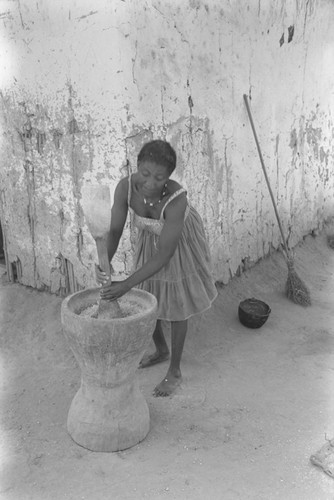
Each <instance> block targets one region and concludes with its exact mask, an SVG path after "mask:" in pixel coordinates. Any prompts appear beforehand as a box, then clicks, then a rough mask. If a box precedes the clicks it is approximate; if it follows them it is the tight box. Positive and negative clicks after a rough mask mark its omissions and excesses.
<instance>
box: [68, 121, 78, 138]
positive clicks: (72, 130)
mask: <svg viewBox="0 0 334 500" xmlns="http://www.w3.org/2000/svg"><path fill="white" fill-rule="evenodd" d="M68 132H69V134H71V135H73V134H77V133H78V132H80V129H79V126H78V122H77V121H76V119H75V118H72V120H71V121H70V122H69V123H68Z"/></svg>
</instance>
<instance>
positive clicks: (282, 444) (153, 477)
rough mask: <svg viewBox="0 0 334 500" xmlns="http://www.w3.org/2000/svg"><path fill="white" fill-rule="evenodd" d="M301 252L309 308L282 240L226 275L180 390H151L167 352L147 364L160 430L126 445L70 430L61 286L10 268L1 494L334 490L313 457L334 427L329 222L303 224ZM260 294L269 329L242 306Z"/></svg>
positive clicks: (320, 496)
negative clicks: (275, 249)
mask: <svg viewBox="0 0 334 500" xmlns="http://www.w3.org/2000/svg"><path fill="white" fill-rule="evenodd" d="M327 232H328V231H327ZM333 232H334V231H333ZM295 262H296V270H297V272H298V274H299V275H300V276H301V277H302V278H303V279H304V281H305V282H306V283H307V284H308V285H309V288H310V291H311V297H312V301H313V305H312V307H310V308H303V307H300V306H298V305H295V304H294V303H292V302H291V301H289V300H288V299H287V298H286V297H285V295H284V284H285V281H286V276H287V268H286V264H285V262H284V260H283V258H282V255H281V254H279V253H275V254H274V255H273V256H272V257H270V258H268V259H266V260H263V261H262V262H260V263H259V264H258V265H257V266H256V267H255V268H253V269H251V270H250V271H247V272H246V273H245V274H243V275H242V276H241V277H239V278H235V279H234V280H232V282H231V283H230V284H229V285H228V286H226V287H223V288H221V289H220V290H219V297H218V299H217V300H216V302H215V304H214V306H213V308H212V309H211V310H210V311H208V312H206V313H205V314H203V315H201V316H200V317H197V318H196V319H193V320H192V321H191V322H190V327H189V334H188V337H187V341H186V346H185V353H184V359H183V375H184V383H183V384H182V386H181V387H180V388H179V389H178V391H177V393H176V394H175V395H174V396H173V397H170V398H154V397H153V396H152V395H151V391H152V389H153V387H154V386H155V384H156V383H158V382H160V380H161V379H162V378H163V376H164V375H165V371H166V369H167V364H166V363H165V364H160V365H157V366H155V367H152V368H150V369H146V370H138V372H137V373H138V378H139V383H140V387H141V389H142V392H143V394H144V395H145V397H146V399H147V402H148V405H149V408H150V414H151V429H150V432H149V434H148V436H147V437H146V439H145V440H144V441H143V442H142V443H140V444H138V445H136V446H134V447H133V448H130V449H128V450H126V451H122V452H117V453H94V452H91V451H88V450H86V449H84V448H82V447H80V446H78V445H77V444H75V443H74V442H73V441H72V439H71V438H70V436H69V435H68V433H67V430H66V418H67V413H68V409H69V405H70V403H71V400H72V398H73V396H74V394H75V393H76V391H77V389H78V387H79V382H80V371H79V368H78V367H77V364H76V361H75V359H74V357H73V355H72V353H71V351H70V349H69V347H68V345H67V343H66V341H65V339H64V336H63V333H62V327H61V322H60V306H61V299H60V298H59V297H56V296H52V295H49V294H46V293H41V292H37V291H36V290H33V289H30V288H26V287H23V286H20V285H18V284H9V283H8V282H7V280H6V275H5V274H4V275H3V276H2V281H1V285H0V320H1V365H0V366H1V386H0V387H1V410H0V411H1V453H0V462H1V482H0V485H1V493H0V498H1V500H2V499H4V500H28V499H32V500H47V499H52V500H62V499H69V500H80V499H86V500H108V499H120V500H126V499H152V500H154V499H168V498H170V499H180V500H186V499H191V500H197V499H198V500H203V499H214V500H216V499H218V500H220V499H222V500H234V499H242V500H247V499H254V500H255V499H256V500H271V499H284V500H289V499H300V500H305V499H310V500H329V499H334V479H333V478H331V477H330V476H328V475H327V474H325V473H324V472H323V471H322V469H320V468H318V467H315V466H314V465H312V464H311V463H310V455H311V454H313V453H314V452H316V451H317V450H318V449H319V448H321V447H322V446H323V445H324V443H326V440H327V439H331V438H333V437H334V397H333V396H332V394H333V388H334V321H333V299H334V250H332V249H331V248H330V247H329V246H328V245H327V243H326V235H325V234H322V235H319V236H317V237H312V236H309V237H307V238H306V239H305V241H304V242H303V244H302V245H300V246H299V248H298V250H297V254H296V261H295ZM253 296H254V297H257V298H259V299H262V300H265V301H266V302H267V303H268V304H269V305H270V307H271V309H272V312H271V315H270V318H269V320H268V321H267V323H266V324H265V325H264V326H263V327H262V328H260V329H259V330H250V329H247V328H245V327H244V326H242V325H241V324H240V323H239V320H238V316H237V310H238V304H239V302H240V301H241V300H243V299H244V298H247V297H253Z"/></svg>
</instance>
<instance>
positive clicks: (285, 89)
mask: <svg viewBox="0 0 334 500" xmlns="http://www.w3.org/2000/svg"><path fill="white" fill-rule="evenodd" d="M0 7H1V12H0V23H1V24H0V26H1V30H0V37H1V45H0V47H1V49H0V50H1V56H2V57H1V60H0V61H1V62H0V65H1V66H0V67H1V73H0V75H1V79H0V90H1V94H0V104H1V143H0V150H1V169H0V182H1V185H0V219H1V224H2V229H3V233H4V237H5V251H6V258H7V267H8V271H9V275H10V277H11V279H13V280H15V279H17V280H19V281H20V282H21V283H23V284H26V285H30V286H34V287H37V288H47V289H50V290H51V291H52V292H55V293H61V294H63V295H65V294H66V293H68V292H69V291H75V290H77V289H80V288H82V287H85V286H88V285H92V284H94V272H93V262H94V260H95V259H96V250H95V245H94V241H93V240H92V238H91V236H90V234H89V232H88V229H87V227H86V225H85V221H84V219H83V214H82V209H81V204H80V193H81V187H82V185H83V183H84V182H91V183H108V184H109V185H110V186H111V189H112V190H113V188H114V187H115V185H116V183H117V182H118V180H119V179H120V178H121V177H122V176H124V175H126V174H127V173H128V172H131V171H133V170H134V169H135V159H136V154H137V153H138V151H139V149H140V147H141V145H142V144H143V143H144V142H145V141H146V140H149V139H151V138H157V137H161V138H166V139H167V140H169V141H170V142H171V143H172V144H173V146H174V147H175V149H176V150H177V153H178V167H177V171H176V173H175V175H174V177H175V178H176V179H177V180H178V181H180V182H181V183H182V184H184V185H185V186H186V187H187V189H188V193H189V197H190V199H191V201H192V203H193V204H194V205H195V206H196V208H197V209H198V211H199V212H200V213H201V215H202V217H203V219H204V222H205V226H206V230H207V234H208V238H209V242H210V247H211V252H212V257H213V263H214V271H215V276H216V278H217V279H219V280H221V281H223V282H225V283H226V282H227V281H228V280H229V278H230V277H231V276H233V275H234V274H236V273H238V272H240V270H242V269H244V268H245V267H247V266H248V265H250V264H251V263H253V262H256V261H257V260H258V259H260V258H261V257H263V256H264V255H266V254H267V253H268V252H269V251H270V249H271V248H277V247H278V246H279V244H280V234H279V231H278V226H277V223H276V219H275V215H274V212H273V208H272V205H271V200H270V198H269V194H268V190H267V187H266V184H265V180H264V177H263V174H262V170H261V166H260V163H259V159H258V156H257V151H256V148H255V143H254V139H253V136H252V133H251V129H250V125H249V121H248V118H247V114H246V111H245V107H244V103H243V98H242V96H243V94H244V93H246V94H248V95H249V96H250V97H251V106H252V111H253V117H254V121H255V124H256V127H257V132H258V135H259V140H260V143H261V146H262V150H263V151H262V153H263V156H264V160H265V163H266V167H267V169H268V175H269V178H270V180H271V183H272V188H273V191H274V193H275V196H276V199H277V204H278V209H279V213H280V215H281V218H282V222H283V227H284V229H285V231H286V234H289V235H290V244H292V245H294V244H296V243H297V242H298V241H299V240H300V239H301V238H302V237H303V236H304V235H305V234H307V233H309V232H311V231H312V230H313V229H315V228H319V227H321V225H322V224H323V222H324V220H326V219H327V218H329V217H332V216H333V208H334V206H333V204H334V202H333V199H334V197H333V192H334V174H333V130H334V129H333V117H332V110H333V90H332V89H333V88H334V72H333V71H332V69H333V57H334V44H333V41H334V32H333V29H332V26H333V25H334V9H333V6H332V2H331V1H330V0H307V1H302V0H289V1H286V0H276V1H275V2H261V0H258V1H255V0H245V1H243V2H231V1H229V0H223V1H221V0H219V1H218V0H208V1H204V0H203V1H200V0H189V1H181V0H173V1H172V0H170V1H165V0H164V1H162V0H161V1H159V0H141V1H140V2H139V1H135V0H132V1H130V0H113V1H112V2H111V1H107V0H98V1H94V2H93V1H88V0H81V1H80V2H79V1H75V0H71V1H68V0H57V2H54V1H53V0H37V1H35V2H30V1H28V0H20V1H19V0H8V1H6V0H4V1H2V2H1V4H0ZM132 243H133V234H132V231H131V230H130V223H128V225H127V230H126V237H125V238H124V239H123V242H122V245H121V247H120V250H119V252H118V253H117V255H116V257H115V259H114V262H113V265H114V268H115V270H116V272H117V273H119V274H122V273H124V272H125V273H126V272H128V271H129V269H130V268H131V248H132Z"/></svg>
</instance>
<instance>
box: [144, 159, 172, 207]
mask: <svg viewBox="0 0 334 500" xmlns="http://www.w3.org/2000/svg"><path fill="white" fill-rule="evenodd" d="M138 174H139V176H138V185H139V188H140V190H141V191H142V193H143V195H144V196H147V198H154V197H155V196H160V195H161V192H162V190H163V187H164V185H165V184H166V182H167V181H168V179H169V171H168V168H167V167H165V166H163V165H159V164H158V163H154V162H151V161H141V162H140V163H138Z"/></svg>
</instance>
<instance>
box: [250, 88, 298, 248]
mask: <svg viewBox="0 0 334 500" xmlns="http://www.w3.org/2000/svg"><path fill="white" fill-rule="evenodd" d="M244 101H245V104H246V109H247V113H248V117H249V121H250V124H251V127H252V130H253V134H254V139H255V142H256V147H257V151H258V153H259V157H260V161H261V166H262V170H263V173H264V177H265V179H266V182H267V186H268V189H269V194H270V197H271V201H272V202H273V206H274V210H275V215H276V218H277V222H278V227H279V230H280V232H281V236H282V240H283V246H284V249H285V251H286V255H287V257H289V250H288V247H287V244H286V241H285V237H284V233H283V229H282V224H281V220H280V217H279V215H278V210H277V207H276V203H275V198H274V195H273V192H272V189H271V186H270V182H269V178H268V175H267V170H266V167H265V165H264V161H263V157H262V153H261V148H260V144H259V141H258V138H257V135H256V130H255V126H254V122H253V118H252V113H251V110H250V107H249V103H248V97H247V95H246V94H244Z"/></svg>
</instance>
